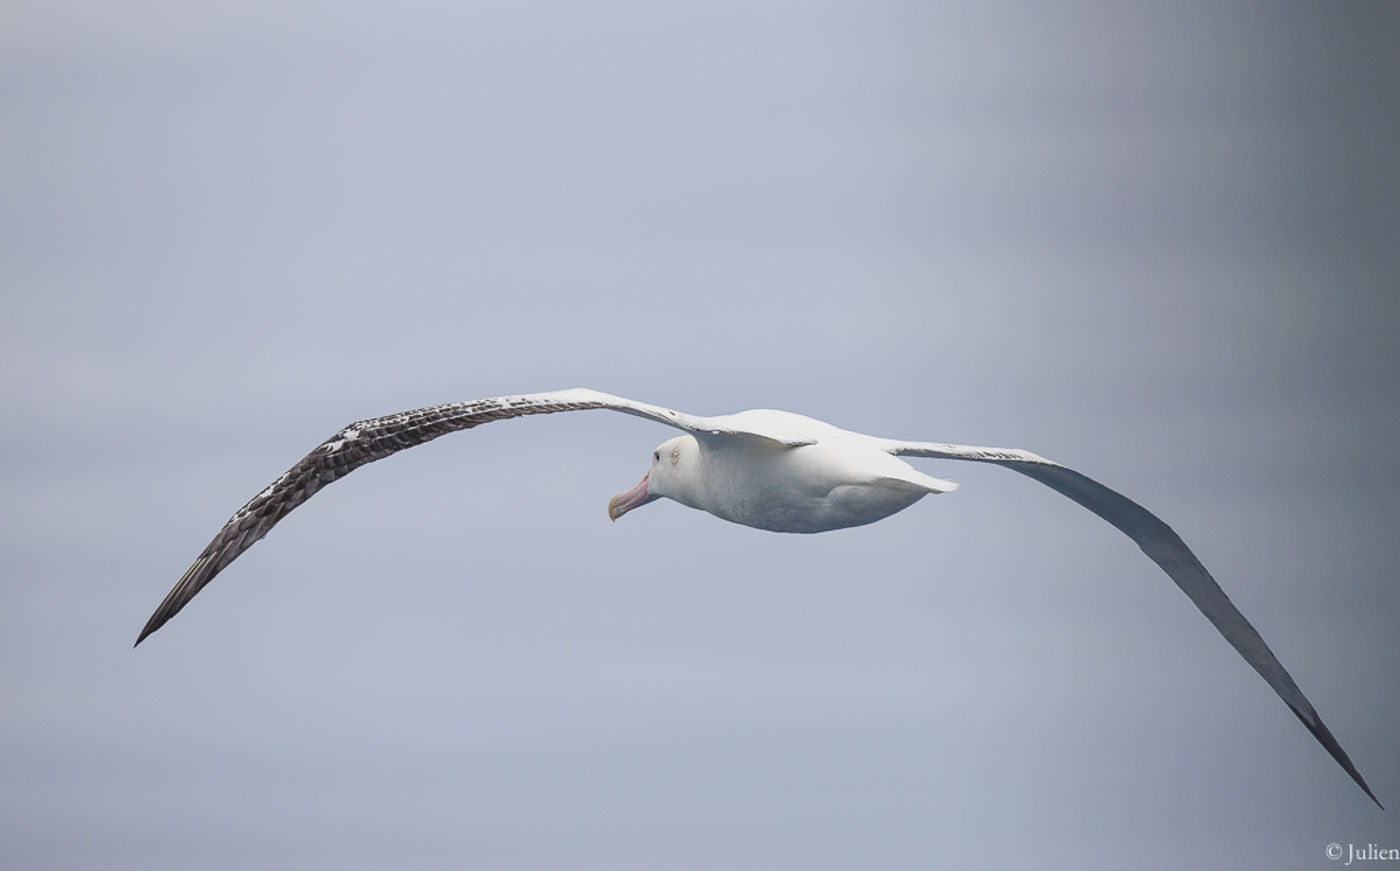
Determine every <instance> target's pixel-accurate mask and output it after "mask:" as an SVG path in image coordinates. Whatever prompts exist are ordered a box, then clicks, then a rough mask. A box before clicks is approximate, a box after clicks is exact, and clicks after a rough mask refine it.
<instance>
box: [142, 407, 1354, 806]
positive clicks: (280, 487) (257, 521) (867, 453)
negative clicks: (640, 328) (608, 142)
mask: <svg viewBox="0 0 1400 871" xmlns="http://www.w3.org/2000/svg"><path fill="white" fill-rule="evenodd" d="M587 409H607V410H609V411H620V412H623V413H625V414H631V415H635V416H637V417H645V418H648V419H650V420H654V421H657V422H659V423H664V424H667V425H668V426H672V427H675V428H676V429H679V430H682V431H683V432H684V434H683V435H680V436H677V437H676V438H673V439H670V440H669V441H666V442H663V443H662V444H661V445H660V446H659V447H658V448H657V449H656V450H655V451H654V452H653V453H652V455H651V468H650V469H649V470H648V471H647V473H646V475H645V476H643V477H642V480H641V481H640V482H638V483H637V485H636V486H635V487H633V488H632V489H630V490H627V491H625V492H623V493H619V494H618V495H617V496H614V497H613V499H612V500H611V501H610V502H609V503H608V515H609V516H610V517H611V518H612V519H613V520H616V519H617V518H619V517H621V516H622V515H624V514H626V513H627V512H628V511H631V510H633V509H635V508H639V507H641V506H642V505H645V504H646V503H648V502H651V501H652V500H654V499H659V498H661V497H666V498H668V499H674V500H675V501H677V502H679V503H681V504H682V505H688V506H690V507H691V508H699V509H701V510H703V511H708V512H710V513H711V514H714V515H715V516H717V517H721V518H723V519H725V520H729V521H733V522H734V523H742V524H744V525H745V526H753V527H756V528H758V529H767V530H771V531H774V532H825V531H827V530H831V529H841V528H844V527H848V526H861V525H863V524H866V523H873V522H875V521H877V520H880V519H882V518H885V517H888V516H889V515H891V514H894V513H895V512H897V511H901V510H903V509H905V508H908V507H909V506H910V505H912V504H914V503H915V502H917V501H919V499H921V498H923V497H924V496H925V495H927V494H929V493H947V492H949V491H951V490H955V489H957V486H958V485H957V484H955V483H953V482H952V481H945V480H943V479H941V478H934V477H931V476H929V475H926V474H924V473H923V472H920V471H918V470H917V469H915V468H914V467H912V466H910V465H909V464H908V463H906V462H904V461H903V460H901V459H899V457H901V456H913V457H937V458H941V459H952V460H971V461H973V462H979V463H993V464H995V465H998V466H1005V467H1006V468H1008V469H1012V470H1014V471H1017V472H1020V473H1021V474H1023V475H1026V476H1027V477H1030V478H1034V479H1035V480H1037V481H1039V482H1041V483H1042V484H1045V485H1046V486H1048V487H1051V488H1053V489H1055V490H1057V491H1059V492H1060V493H1062V494H1064V495H1065V496H1068V497H1069V498H1070V499H1073V500H1074V501H1075V502H1078V503H1079V504H1080V505H1083V506H1084V507H1085V508H1088V509H1089V510H1090V511H1092V512H1094V513H1095V514H1097V515H1099V516H1100V517H1102V518H1103V519H1104V520H1107V521H1108V522H1109V523H1111V524H1113V525H1114V526H1115V527H1117V528H1118V529H1119V530H1121V531H1122V532H1124V533H1126V534H1127V535H1128V537H1129V538H1131V539H1132V540H1133V541H1135V542H1137V544H1138V546H1140V547H1141V548H1142V550H1143V552H1144V553H1146V554H1147V556H1148V557H1150V558H1151V559H1152V561H1153V562H1155V563H1156V564H1157V565H1158V566H1160V567H1161V568H1162V570H1163V571H1165V572H1166V573H1167V576H1168V577H1170V578H1171V579H1172V580H1173V581H1175V582H1176V585H1177V586H1178V587H1180V588H1181V590H1182V592H1184V593H1185V594H1186V595H1187V596H1188V597H1190V599H1191V601H1192V602H1194V603H1196V607H1197V608H1199V609H1201V613H1202V614H1204V615H1205V616H1206V619H1208V620H1210V622H1211V623H1212V624H1214V625H1215V628H1216V629H1218V630H1219V631H1220V634H1221V635H1223V636H1225V640H1226V641H1228V642H1230V644H1232V645H1233V646H1234V648H1235V650H1237V651H1239V653H1240V655H1241V656H1243V657H1244V658H1245V661H1246V662H1248V663H1249V664H1250V665H1252V666H1253V667H1254V670H1255V671H1257V672H1259V674H1260V676H1262V677H1263V678H1264V680H1265V681H1267V682H1268V684H1269V686H1271V687H1273V688H1274V692H1276V693H1278V695H1279V697H1280V698H1282V699H1283V701H1284V703H1285V704H1287V705H1288V707H1289V709H1290V710H1292V711H1293V713H1294V714H1295V715H1297V717H1298V719H1299V720H1301V721H1302V722H1303V725H1304V726H1306V727H1307V728H1308V731H1309V732H1312V734H1313V736H1314V737H1316V738H1317V740H1318V741H1319V742H1320V743H1321V744H1322V746H1323V747H1325V748H1327V752H1328V753H1330V754H1332V758H1333V759H1335V760H1336V761H1337V763H1338V764H1340V765H1341V766H1342V768H1343V769H1345V770H1346V772H1347V774H1350V775H1351V778H1352V779H1353V780H1355V781H1356V783H1357V785H1359V786H1360V787H1361V788H1362V789H1363V790H1365V792H1366V794H1367V795H1368V796H1370V798H1371V800H1372V801H1374V802H1375V803H1376V804H1377V805H1378V806H1379V805H1380V801H1379V800H1378V799H1377V798H1376V796H1375V794H1374V793H1373V792H1371V788H1370V787H1368V786H1367V785H1366V781H1365V780H1364V779H1363V778H1362V777H1361V773H1360V772H1358V771H1357V770H1356V766H1354V765H1352V763H1351V760H1350V759H1349V758H1347V754H1346V752H1345V751H1344V750H1342V748H1341V745H1339V744H1338V743H1337V739H1336V738H1334V737H1332V733H1331V732H1330V731H1328V729H1327V727H1326V726H1325V725H1323V723H1322V720H1321V718H1320V717H1318V715H1317V711H1315V710H1313V706H1312V705H1311V704H1310V703H1309V702H1308V700H1307V698H1306V697H1305V696H1304V695H1303V692H1302V690H1300V689H1298V685H1297V684H1295V683H1294V682H1293V678H1292V677H1291V676H1289V674H1288V671H1287V670H1285V669H1284V667H1283V665H1282V664H1280V663H1279V661H1278V659H1277V658H1276V657H1275V656H1274V654H1273V651H1272V650H1270V649H1269V646H1268V645H1267V644H1265V643H1264V639H1263V638H1261V637H1260V635H1259V633H1258V631H1256V630H1255V628H1254V627H1253V626H1252V625H1250V622H1249V621H1248V620H1246V619H1245V617H1244V615H1243V614H1241V613H1240V612H1239V609H1237V608H1236V607H1235V606H1234V604H1233V603H1232V602H1231V601H1230V599H1229V597H1228V596H1226V595H1225V592H1224V591H1223V590H1221V589H1220V586H1219V585H1218V584H1217V583H1216V582H1215V579H1214V578H1212V577H1211V576H1210V573H1209V572H1208V571H1206V568H1205V566H1203V565H1201V562H1200V560H1198V559H1196V556H1195V555H1194V554H1193V553H1191V550H1190V549H1189V548H1187V546H1186V544H1185V543H1184V542H1183V541H1182V540H1181V538H1180V537H1178V536H1177V534H1176V533H1175V532H1173V531H1172V530H1171V527H1169V526H1167V524H1165V523H1163V522H1162V521H1161V520H1160V519H1158V518H1157V517H1156V516H1155V515H1154V514H1152V513H1151V512H1150V511H1148V510H1147V509H1145V508H1143V507H1142V506H1141V505H1138V504H1137V503H1136V502H1133V501H1132V500H1131V499H1128V498H1127V497H1125V496H1122V495H1120V494H1119V493H1116V492H1114V491H1113V490H1110V489H1109V488H1107V487H1105V486H1104V485H1102V484H1100V483H1098V482H1097V481H1094V480H1092V479H1090V478H1088V477H1086V476H1084V475H1081V474H1080V473H1078V472H1076V471H1074V470H1073V469H1070V468H1067V467H1065V466H1062V465H1060V464H1059V463H1055V462H1052V461H1050V460H1047V459H1045V458H1044V457H1040V456H1037V455H1036V454H1032V453H1030V452H1029V451H1022V450H1014V449H1006V448H981V447H970V446H966V445H950V444H940V443H936V442H909V441H899V440H896V439H886V438H877V437H875V436H868V435H862V434H860V433H856V432H851V431H849V430H844V429H839V428H837V427H835V426H832V425H831V424H828V423H823V422H822V421H819V420H813V419H812V418H809V417H803V416H802V415H799V414H792V413H789V412H784V411H769V410H757V411H744V412H740V413H738V414H728V415H721V416H718V417H700V416H698V415H693V414H686V413H684V412H680V411H673V410H671V409H669V408H662V407H660V406H656V405H648V404H646V403H643V402H636V401H634V400H631V399H624V398H622V397H620V396H612V395H610V394H607V393H600V392H598V391H596V390H589V389H586V388H574V389H571V390H558V391H553V392H550V393H531V394H525V395H521V396H501V397H495V398H490V399H477V400H473V401H470V402H458V403H452V404H448V405H436V406H433V407H431V408H422V409H417V410H414V411H405V412H402V413H400V414H391V415H387V416H385V417H376V418H373V419H371V420H362V421H358V422H356V423H352V424H350V425H349V426H347V427H345V428H344V429H342V430H340V431H339V432H337V433H336V434H335V435H333V436H331V437H330V438H329V439H327V440H326V441H324V442H322V443H321V444H320V445H317V446H316V448H315V449H313V450H312V451H311V453H309V454H307V455H306V456H305V457H303V458H302V459H301V461H300V462H298V463H297V464H296V465H295V466H292V468H290V469H288V470H287V471H286V472H285V473H284V474H283V475H282V476H281V477H279V478H278V479H277V480H276V481H273V482H272V483H271V484H270V485H268V486H267V488H266V489H264V490H263V491H262V492H261V493H259V494H258V495H256V496H254V497H253V498H252V500H250V501H249V502H248V504H246V505H244V506H243V507H242V508H240V509H238V511H237V512H235V513H234V515H233V517H231V518H229V521H228V523H226V524H224V527H223V529H221V530H219V534H218V535H216V536H214V540H213V541H211V542H209V546H208V547H206V548H205V549H204V551H203V552H202V553H200V555H199V556H198V558H196V559H195V561H194V564H193V565H191V566H190V567H189V569H188V570H186V571H185V573H184V575H182V576H181V578H180V580H179V582H178V583H176V584H175V587H174V589H172V590H171V591H170V593H169V594H168V595H167V596H166V597H165V600H164V601H162V602H161V603H160V607H158V608H157V609H156V611H155V613H154V614H152V615H151V619H150V620H149V621H148V622H147V623H146V626H145V628H144V629H142V630H141V635H140V636H139V637H138V638H137V639H136V643H137V644H140V643H141V642H142V641H143V640H144V639H145V638H146V636H148V635H150V634H151V633H152V632H155V631H156V630H157V629H159V628H160V627H161V626H163V625H165V622H166V621H167V620H169V619H170V618H171V617H174V616H175V615H176V614H177V613H179V611H180V609H181V608H183V607H185V605H187V604H188V603H189V601H190V600H191V599H193V598H194V597H195V595H196V594H197V593H198V592H199V591H200V590H202V589H203V588H204V586H205V584H208V583H209V582H210V581H211V580H213V578H214V576H215V575H217V574H218V573H219V572H221V571H223V570H224V569H225V568H226V567H227V566H228V564H229V563H231V562H233V561H234V560H235V559H237V558H238V555H239V554H241V553H243V551H245V550H247V549H248V548H249V547H251V546H252V545H253V543H254V542H256V541H257V540H258V539H260V538H262V537H263V536H264V535H266V534H267V532H268V530H270V529H271V528H272V527H273V526H275V525H276V524H277V522H278V521H279V520H281V519H282V518H283V517H285V516H287V514H288V513H289V512H291V511H292V509H294V508H296V507H297V506H298V505H300V504H301V503H303V502H305V501H306V500H307V499H309V498H310V497H311V496H312V495H314V494H315V493H316V491H317V490H320V489H321V488H322V487H324V486H326V485H327V484H330V483H331V482H333V481H337V480H339V479H340V478H342V477H344V476H345V475H348V474H349V473H350V472H352V471H354V470H355V469H357V468H359V467H360V466H363V465H365V464H366V463H372V462H374V461H375V460H379V459H383V458H384V457H387V456H389V455H390V454H393V453H397V452H398V451H401V450H404V449H405V448H411V447H413V446H415V445H421V444H423V443H424V442H427V441H431V440H432V439H435V438H437V437H438V436H441V435H446V434H447V433H450V432H455V431H457V430H462V429H471V428H472V427H474V426H479V425H480V424H483V423H490V422H491V421H495V420H505V419H508V418H513V417H524V416H526V415H531V414H553V413H555V412H560V411H583V410H587Z"/></svg>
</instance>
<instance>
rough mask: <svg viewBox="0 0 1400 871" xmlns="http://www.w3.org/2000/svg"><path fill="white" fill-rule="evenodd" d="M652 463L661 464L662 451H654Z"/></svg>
mask: <svg viewBox="0 0 1400 871" xmlns="http://www.w3.org/2000/svg"><path fill="white" fill-rule="evenodd" d="M651 461H652V462H653V463H659V462H661V452H660V451H652V454H651Z"/></svg>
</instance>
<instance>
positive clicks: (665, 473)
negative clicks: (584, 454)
mask: <svg viewBox="0 0 1400 871" xmlns="http://www.w3.org/2000/svg"><path fill="white" fill-rule="evenodd" d="M716 420H718V421H723V422H724V423H725V424H727V425H731V426H733V427H735V428H736V429H742V430H745V431H746V432H745V433H744V434H740V435H726V434H711V433H699V434H696V435H683V436H677V437H676V438H673V439H671V440H669V441H667V442H665V443H664V444H662V445H661V446H660V447H659V448H657V450H656V451H655V452H654V453H653V455H652V457H653V459H652V468H651V470H650V471H649V472H648V473H647V474H648V476H649V491H650V492H651V493H652V494H655V495H657V496H664V497H667V498H669V499H673V500H675V501H677V502H679V503H681V504H682V505H686V506H689V507H691V508H698V509H700V510H701V511H707V512H709V513H710V514H713V515H715V516H716V517H719V518H722V519H724V520H729V521H732V522H734V523H739V524H742V525H744V526H752V527H754V528H755V529H764V530H768V531H769V532H799V533H815V532H827V531H830V530H833V529H844V528H846V527H850V526H862V525H864V524H867V523H874V522H875V521H877V520H882V519H884V518H886V517H888V516H890V515H891V514H894V513H895V512H897V511H901V510H903V509H905V508H908V507H909V506H910V505H913V504H914V503H915V502H917V501H919V500H920V499H922V498H923V497H924V496H926V495H928V494H929V493H947V492H949V491H952V490H956V489H957V487H958V485H957V484H955V483H954V482H952V481H945V480H943V479H941V478H935V477H933V476H931V475H926V474H924V473H923V472H920V471H919V470H918V469H915V468H914V467H913V466H911V465H909V464H908V463H906V462H904V461H903V460H901V459H899V458H898V457H895V456H893V455H892V454H890V453H889V452H888V451H886V450H884V449H882V448H881V447H880V446H879V444H878V443H877V441H876V440H875V439H872V438H870V437H869V436H865V435H861V434H860V433H854V432H850V431H848V430H843V429H839V428H837V427H834V426H832V425H831V424H828V423H824V422H822V421H819V420H814V419H812V418H810V417H804V416H802V415H800V414H792V413H790V412H786V411H772V410H768V409H760V410H755V411H744V412H740V413H738V414H733V415H726V416H725V417H723V418H716ZM749 432H771V433H775V434H781V435H782V436H783V437H784V438H786V439H787V440H788V442H789V443H785V442H780V441H776V440H774V439H770V438H765V437H762V436H758V435H751V434H748V433H749ZM794 441H795V442H806V443H805V444H796V445H794V444H790V442H794ZM614 519H615V518H614Z"/></svg>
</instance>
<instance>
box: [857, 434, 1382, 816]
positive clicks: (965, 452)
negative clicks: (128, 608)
mask: <svg viewBox="0 0 1400 871" xmlns="http://www.w3.org/2000/svg"><path fill="white" fill-rule="evenodd" d="M880 442H881V445H882V446H883V447H884V448H885V450H887V451H889V452H890V453H892V454H896V455H904V456H915V457H941V458H945V459H952V460H972V461H975V462H981V463H994V464H996V465H998V466H1005V467H1007V468H1008V469H1013V470H1015V471H1017V472H1020V473H1021V474H1022V475H1025V476H1027V477H1029V478H1034V479H1035V480H1037V481H1039V482H1040V483H1042V484H1045V485H1046V486H1047V487H1051V488H1053V489H1055V490H1058V491H1059V492H1060V493H1062V494H1064V495H1065V496H1068V497H1069V498H1071V499H1073V500H1074V501H1075V502H1078V503H1079V504H1080V505H1083V506H1084V507H1085V508H1088V509H1089V510H1090V511H1092V512H1094V513H1095V514H1097V515H1098V516H1100V517H1102V518H1103V519H1104V520H1107V521H1108V522H1109V523H1111V524H1113V525H1114V526H1115V527H1117V528H1118V529H1119V530H1120V531H1122V532H1123V533H1125V534H1126V535H1127V536H1128V537H1129V538H1131V539H1132V540H1133V541H1135V542H1137V544H1138V546H1139V547H1141V548H1142V550H1143V552H1144V553H1146V554H1147V555H1148V557H1150V558H1151V559H1152V561H1153V562H1155V563H1156V564H1157V565H1159V566H1161V568H1162V570H1163V571H1165V572H1166V573H1167V576H1168V577H1170V578H1171V579H1172V580H1173V581H1175V582H1176V585H1177V586H1178V587H1180V588H1181V591H1182V592H1184V593H1185V594H1186V595H1187V596H1189V597H1190V599H1191V601H1192V602H1195V603H1196V607H1197V608H1200V609H1201V613H1202V614H1204V615H1206V619H1207V620H1209V621H1210V622H1211V623H1212V624H1213V625H1214V626H1215V628H1216V629H1218V630H1219V631H1220V634H1221V635H1223V636H1225V640H1226V641H1228V642H1230V644H1231V645H1232V646H1234V648H1235V649H1236V650H1238V651H1239V653H1240V655H1241V656H1243V657H1244V658H1245V661H1246V662H1248V663H1249V664H1250V665H1252V666H1254V670H1255V671H1257V672H1259V674H1260V676H1261V677H1263V678H1264V680H1265V681H1267V682H1268V684H1269V686H1271V687H1273V688H1274V692H1276V693H1278V694H1279V697H1280V698H1282V699H1283V701H1284V703H1285V704H1287V705H1288V707H1289V709H1290V710H1292V711H1293V713H1294V714H1295V715H1297V717H1298V719H1299V720H1302V721H1303V725H1304V726H1307V727H1308V731H1309V732H1312V733H1313V736H1314V737H1316V738H1317V740H1318V741H1319V742H1320V743H1321V744H1322V746H1323V747H1325V748H1327V752H1328V753H1330V754H1332V758H1333V759H1335V760H1337V763H1338V764H1340V765H1341V766H1342V768H1343V769H1345V770H1346V772H1347V774H1350V775H1351V778H1352V780H1355V781H1356V783H1357V785H1359V786H1360V787H1361V788H1362V789H1363V790H1365V791H1366V794H1367V795H1368V796H1370V797H1371V801H1374V802H1375V803H1376V805H1377V806H1380V801H1379V800H1378V799H1377V798H1376V795H1375V793H1373V792H1371V788H1370V787H1369V786H1367V785H1366V781H1365V780H1364V779H1363V778H1362V777H1361V773H1360V772H1359V771H1357V770H1356V766H1354V765H1352V764H1351V759H1350V758H1348V757H1347V754H1346V751H1344V750H1343V749H1342V748H1341V745H1340V744H1338V743H1337V739H1336V738H1334V737H1332V733H1331V732H1330V731H1329V730H1328V729H1327V727H1326V726H1325V725H1323V723H1322V719H1321V718H1320V717H1319V716H1318V715H1317V711H1316V710H1314V709H1313V706H1312V704H1311V703H1310V702H1308V700H1307V697H1306V696H1304V695H1303V691H1302V690H1300V689H1298V685H1297V684H1296V683H1294V682H1293V677H1292V676H1291V675H1289V673H1288V671H1287V670H1286V669H1285V668H1284V667H1283V664H1282V663H1280V662H1279V661H1278V657H1276V656H1274V652H1273V651H1272V650H1270V649H1269V645H1267V644H1265V643H1264V639H1263V638H1262V637H1261V636H1260V635H1259V631H1258V630H1256V629H1255V628H1254V626H1253V625H1251V624H1250V622H1249V621H1248V620H1246V619H1245V616H1244V615H1243V614H1241V613H1240V610H1239V609H1238V608H1236V607H1235V603H1234V602H1231V601H1230V597H1229V596H1227V595H1225V591H1224V590H1222V589H1220V585H1219V584H1218V583H1216V582H1215V578H1213V577H1211V575H1210V572H1208V571H1206V567H1205V566H1204V565H1202V564H1201V561H1200V560H1199V559H1197V558H1196V555H1195V554H1193V553H1192V552H1191V549H1190V548H1188V547H1187V546H1186V542H1184V541H1182V540H1181V537H1180V536H1178V535H1177V534H1176V533H1175V532H1174V531H1172V528H1171V527H1170V526H1168V525H1167V524H1166V523H1164V522H1163V521H1162V520H1161V519H1160V518H1158V517H1157V516H1156V515H1155V514H1153V513H1152V512H1150V511H1148V510H1147V509H1146V508H1143V507H1142V506H1141V505H1139V504H1137V503H1136V502H1134V501H1133V500H1131V499H1129V498H1127V497H1126V496H1124V495H1122V494H1121V493H1118V492H1116V491H1114V490H1110V489H1109V488H1108V487H1105V486H1104V485H1102V484H1100V483H1099V482H1098V481H1095V480H1094V479H1092V478H1090V477H1088V476H1087V475H1082V474H1080V473H1079V472H1076V471H1074V470H1073V469H1070V468H1067V467H1065V466H1062V465H1060V464H1059V463H1055V462H1052V461H1050V460H1047V459H1045V458H1044V457H1041V456H1037V455H1036V454H1033V453H1031V452H1029V451H1021V450H1014V449H1007V448H979V447H970V446H967V445H948V444H937V443H933V442H899V441H894V440H890V439H881V440H880Z"/></svg>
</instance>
